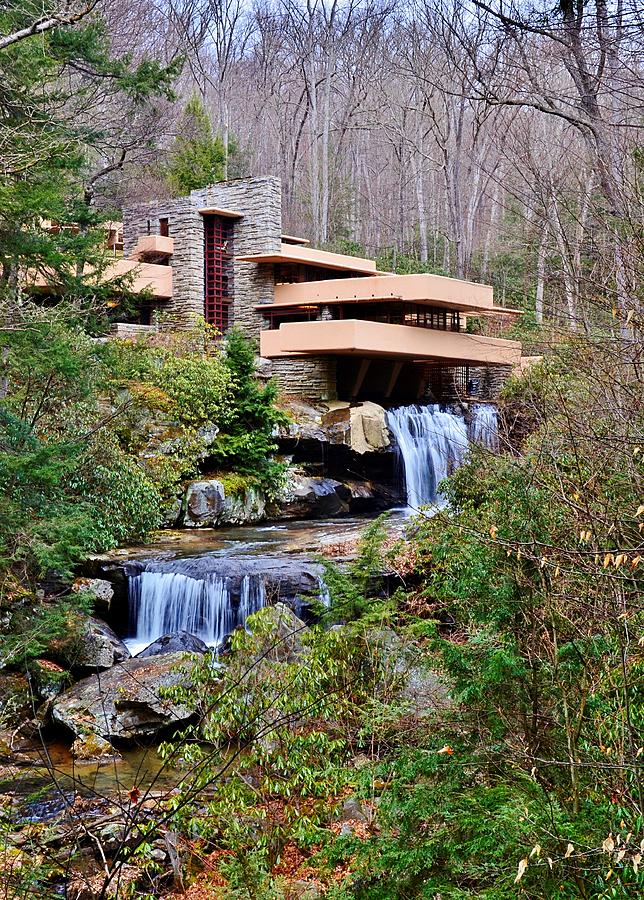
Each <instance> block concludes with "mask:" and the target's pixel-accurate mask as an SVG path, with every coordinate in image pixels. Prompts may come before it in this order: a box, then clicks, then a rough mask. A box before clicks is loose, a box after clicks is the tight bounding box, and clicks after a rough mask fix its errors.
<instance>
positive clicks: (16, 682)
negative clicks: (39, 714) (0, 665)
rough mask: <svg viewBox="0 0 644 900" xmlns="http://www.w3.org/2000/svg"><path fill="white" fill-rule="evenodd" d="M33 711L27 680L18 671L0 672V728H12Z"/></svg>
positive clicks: (20, 723)
mask: <svg viewBox="0 0 644 900" xmlns="http://www.w3.org/2000/svg"><path fill="white" fill-rule="evenodd" d="M32 713H33V700H32V697H31V690H30V688H29V682H28V680H27V679H26V678H25V676H24V675H22V674H20V673H19V672H7V671H4V672H0V729H1V728H8V729H10V730H13V729H14V728H17V727H18V726H20V725H22V724H23V723H24V722H25V721H26V720H27V719H29V718H30V717H31V715H32Z"/></svg>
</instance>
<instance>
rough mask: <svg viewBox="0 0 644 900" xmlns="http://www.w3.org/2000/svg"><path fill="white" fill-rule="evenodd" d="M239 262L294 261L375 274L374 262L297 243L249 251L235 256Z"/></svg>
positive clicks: (296, 263) (305, 264) (306, 264)
mask: <svg viewBox="0 0 644 900" xmlns="http://www.w3.org/2000/svg"><path fill="white" fill-rule="evenodd" d="M236 259H238V260H240V261H241V262H257V263H294V264H295V265H304V266H315V267H317V268H320V269H335V270H336V271H341V272H362V273H364V274H365V275H377V274H378V272H377V269H376V262H375V260H373V259H364V258H363V257H360V256H348V255H347V254H345V253H330V252H329V251H328V250H314V249H313V248H312V247H302V246H300V245H298V244H286V243H282V245H281V248H280V249H279V250H277V251H273V252H271V253H251V254H249V255H248V256H237V257H236Z"/></svg>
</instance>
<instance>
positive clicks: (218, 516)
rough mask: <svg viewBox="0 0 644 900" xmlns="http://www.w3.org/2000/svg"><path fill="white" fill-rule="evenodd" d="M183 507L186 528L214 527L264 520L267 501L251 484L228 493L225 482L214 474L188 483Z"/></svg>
mask: <svg viewBox="0 0 644 900" xmlns="http://www.w3.org/2000/svg"><path fill="white" fill-rule="evenodd" d="M184 508H185V512H184V525H185V526H186V527H187V528H214V527H215V526H218V525H246V524H248V523H251V522H259V521H261V520H262V519H263V518H264V516H265V514H266V501H265V499H264V497H263V495H262V493H261V491H259V490H257V488H255V487H252V486H251V487H247V488H245V489H243V490H240V491H236V492H235V493H231V494H229V495H227V494H226V489H225V487H224V485H223V483H222V482H221V481H219V480H218V479H216V478H213V479H209V480H202V481H192V482H191V483H190V484H189V485H188V487H187V489H186V495H185V504H184Z"/></svg>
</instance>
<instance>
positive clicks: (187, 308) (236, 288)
mask: <svg viewBox="0 0 644 900" xmlns="http://www.w3.org/2000/svg"><path fill="white" fill-rule="evenodd" d="M208 208H218V209H226V210H232V211H236V212H239V213H241V216H240V217H239V218H236V219H233V222H234V240H233V252H234V254H235V256H243V255H245V254H250V253H267V252H274V251H279V249H280V244H281V231H282V208H281V187H280V182H279V179H278V178H274V177H265V178H249V179H245V180H244V181H231V182H222V183H220V184H214V185H211V186H209V187H207V188H203V189H201V190H197V191H193V192H192V193H191V194H190V195H189V196H188V197H181V198H179V199H170V200H159V201H156V202H153V203H142V204H137V205H136V206H130V207H127V208H126V209H124V210H123V234H124V246H123V251H124V253H125V255H126V256H127V255H128V254H129V253H131V252H132V251H133V250H134V247H135V246H136V242H137V240H138V238H139V236H141V235H145V234H148V233H150V234H159V231H160V219H167V220H168V230H169V235H170V237H171V238H173V240H174V254H173V256H172V258H171V260H170V262H171V265H172V267H173V296H172V299H171V300H170V301H168V302H167V303H165V304H163V305H162V306H161V311H162V312H163V313H166V314H167V318H168V319H169V321H170V323H172V324H175V325H178V326H180V327H186V326H188V325H189V324H190V321H191V320H194V319H195V318H197V317H199V316H202V315H203V297H204V231H203V216H202V215H201V214H200V213H199V210H200V209H208ZM273 288H274V281H273V276H272V271H271V267H270V266H260V265H257V264H256V263H252V262H238V261H237V260H235V262H234V282H233V292H234V300H233V303H232V306H231V310H230V313H231V314H230V323H231V324H238V325H241V326H242V327H243V328H244V330H245V331H246V332H247V333H248V334H249V335H250V336H252V337H258V335H259V332H260V329H261V324H262V316H261V314H260V313H259V312H257V311H256V310H255V305H256V304H257V303H261V302H263V301H266V302H272V299H273Z"/></svg>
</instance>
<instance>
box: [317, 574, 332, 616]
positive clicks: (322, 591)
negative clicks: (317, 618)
mask: <svg viewBox="0 0 644 900" xmlns="http://www.w3.org/2000/svg"><path fill="white" fill-rule="evenodd" d="M318 588H319V590H318V597H319V599H320V603H321V604H322V605H323V606H326V607H327V608H328V607H329V606H331V593H330V592H329V589H328V587H327V585H326V582H325V580H324V578H322V576H320V577H319V578H318Z"/></svg>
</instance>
